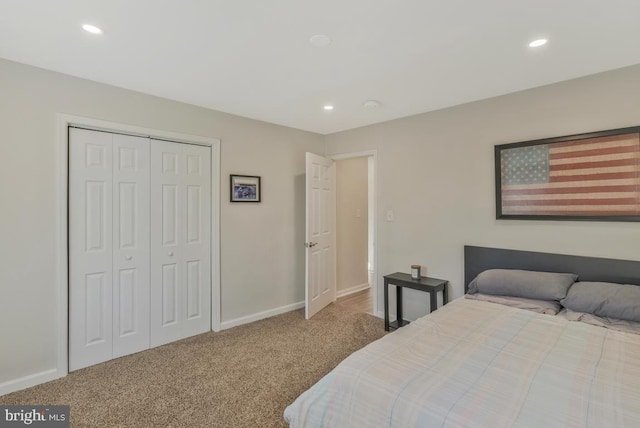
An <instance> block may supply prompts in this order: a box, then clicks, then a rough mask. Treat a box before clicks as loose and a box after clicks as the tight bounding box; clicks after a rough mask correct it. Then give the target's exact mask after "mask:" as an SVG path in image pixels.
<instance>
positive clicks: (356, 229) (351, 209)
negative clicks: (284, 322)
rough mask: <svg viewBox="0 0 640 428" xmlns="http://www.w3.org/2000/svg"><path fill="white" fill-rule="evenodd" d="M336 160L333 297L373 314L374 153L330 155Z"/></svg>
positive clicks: (345, 304)
mask: <svg viewBox="0 0 640 428" xmlns="http://www.w3.org/2000/svg"><path fill="white" fill-rule="evenodd" d="M332 159H333V160H335V161H336V298H337V302H338V303H339V304H341V305H343V306H347V307H349V308H351V309H353V310H356V311H359V312H366V313H369V314H371V315H377V312H378V311H377V281H376V263H375V262H376V257H375V240H374V237H375V230H376V228H375V193H376V192H375V152H365V153H353V154H344V155H338V156H333V157H332Z"/></svg>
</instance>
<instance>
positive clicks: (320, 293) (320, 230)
mask: <svg viewBox="0 0 640 428" xmlns="http://www.w3.org/2000/svg"><path fill="white" fill-rule="evenodd" d="M305 237H306V243H305V247H306V257H305V317H306V319H309V318H311V317H312V316H313V315H315V314H316V313H317V312H318V311H320V310H321V309H322V308H324V307H325V306H327V305H328V304H329V303H331V302H333V301H335V298H336V274H335V272H336V270H335V265H336V263H335V259H336V257H335V166H334V162H333V161H332V160H331V159H326V158H323V157H322V156H318V155H316V154H313V153H307V154H306V234H305Z"/></svg>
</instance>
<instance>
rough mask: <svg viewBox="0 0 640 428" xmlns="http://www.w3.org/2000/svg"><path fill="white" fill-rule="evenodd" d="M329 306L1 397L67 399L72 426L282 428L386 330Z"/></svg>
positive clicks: (17, 401)
mask: <svg viewBox="0 0 640 428" xmlns="http://www.w3.org/2000/svg"><path fill="white" fill-rule="evenodd" d="M383 324H384V323H383V321H382V320H381V319H378V318H375V317H373V316H371V315H367V314H365V313H359V312H354V311H353V310H351V309H349V308H346V307H344V306H340V305H338V304H332V305H330V306H328V307H327V308H325V309H324V310H322V311H321V312H320V313H318V314H317V315H316V316H315V317H313V319H311V320H309V321H306V320H305V319H304V313H303V312H302V311H301V310H299V311H294V312H289V313H286V314H283V315H278V316H275V317H272V318H269V319H266V320H262V321H257V322H254V323H252V324H246V325H243V326H239V327H235V328H232V329H229V330H225V331H222V332H220V333H207V334H202V335H199V336H195V337H192V338H189V339H185V340H181V341H179V342H175V343H172V344H170V345H165V346H162V347H159V348H155V349H152V350H149V351H144V352H140V353H138V354H135V355H130V356H127V357H123V358H118V359H116V360H113V361H109V362H107V363H102V364H98V365H96V366H92V367H89V368H86V369H82V370H78V371H76V372H73V373H71V374H69V375H68V376H67V377H65V378H63V379H59V380H56V381H53V382H49V383H46V384H43V385H39V386H36V387H33V388H30V389H26V390H24V391H19V392H16V393H13V394H9V395H5V396H2V397H0V404H69V405H70V406H71V425H72V426H74V427H116V426H117V427H128V426H131V427H170V426H171V427H252V428H253V427H285V426H286V424H285V423H284V419H283V412H284V409H285V407H286V406H288V405H289V404H290V403H291V402H292V401H293V400H294V399H295V398H296V397H297V396H298V395H299V394H300V393H302V392H303V391H304V390H306V389H307V388H309V387H310V386H311V385H313V384H314V383H315V382H316V381H318V380H319V379H320V378H321V377H322V376H323V375H324V374H326V373H328V372H329V371H330V370H331V369H332V368H333V367H335V366H336V365H337V364H338V363H339V362H340V361H341V360H343V359H344V358H345V357H346V356H348V355H349V354H351V353H352V352H353V351H355V350H357V349H360V348H361V347H363V346H364V345H366V344H368V343H369V342H371V341H373V340H375V339H378V338H380V337H382V336H383V335H384V325H383Z"/></svg>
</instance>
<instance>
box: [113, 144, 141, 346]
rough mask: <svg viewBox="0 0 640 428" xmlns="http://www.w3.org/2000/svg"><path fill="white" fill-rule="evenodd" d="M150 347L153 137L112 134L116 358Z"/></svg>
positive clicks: (114, 333) (114, 332)
mask: <svg viewBox="0 0 640 428" xmlns="http://www.w3.org/2000/svg"><path fill="white" fill-rule="evenodd" d="M145 349H149V139H148V138H142V137H132V136H129V135H119V134H113V357H114V358H116V357H121V356H123V355H128V354H132V353H134V352H139V351H142V350H145Z"/></svg>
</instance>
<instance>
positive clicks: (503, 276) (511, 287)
mask: <svg viewBox="0 0 640 428" xmlns="http://www.w3.org/2000/svg"><path fill="white" fill-rule="evenodd" d="M576 279H578V275H576V274H573V273H554V272H536V271H529V270H517V269H490V270H486V271H484V272H482V273H481V274H480V275H478V276H477V277H476V278H475V279H474V280H473V281H471V283H470V284H469V293H471V294H475V293H484V294H493V295H494V296H513V297H525V298H527V299H538V300H560V299H564V298H565V297H566V296H567V290H569V287H571V284H573V283H574V282H575V280H576Z"/></svg>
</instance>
